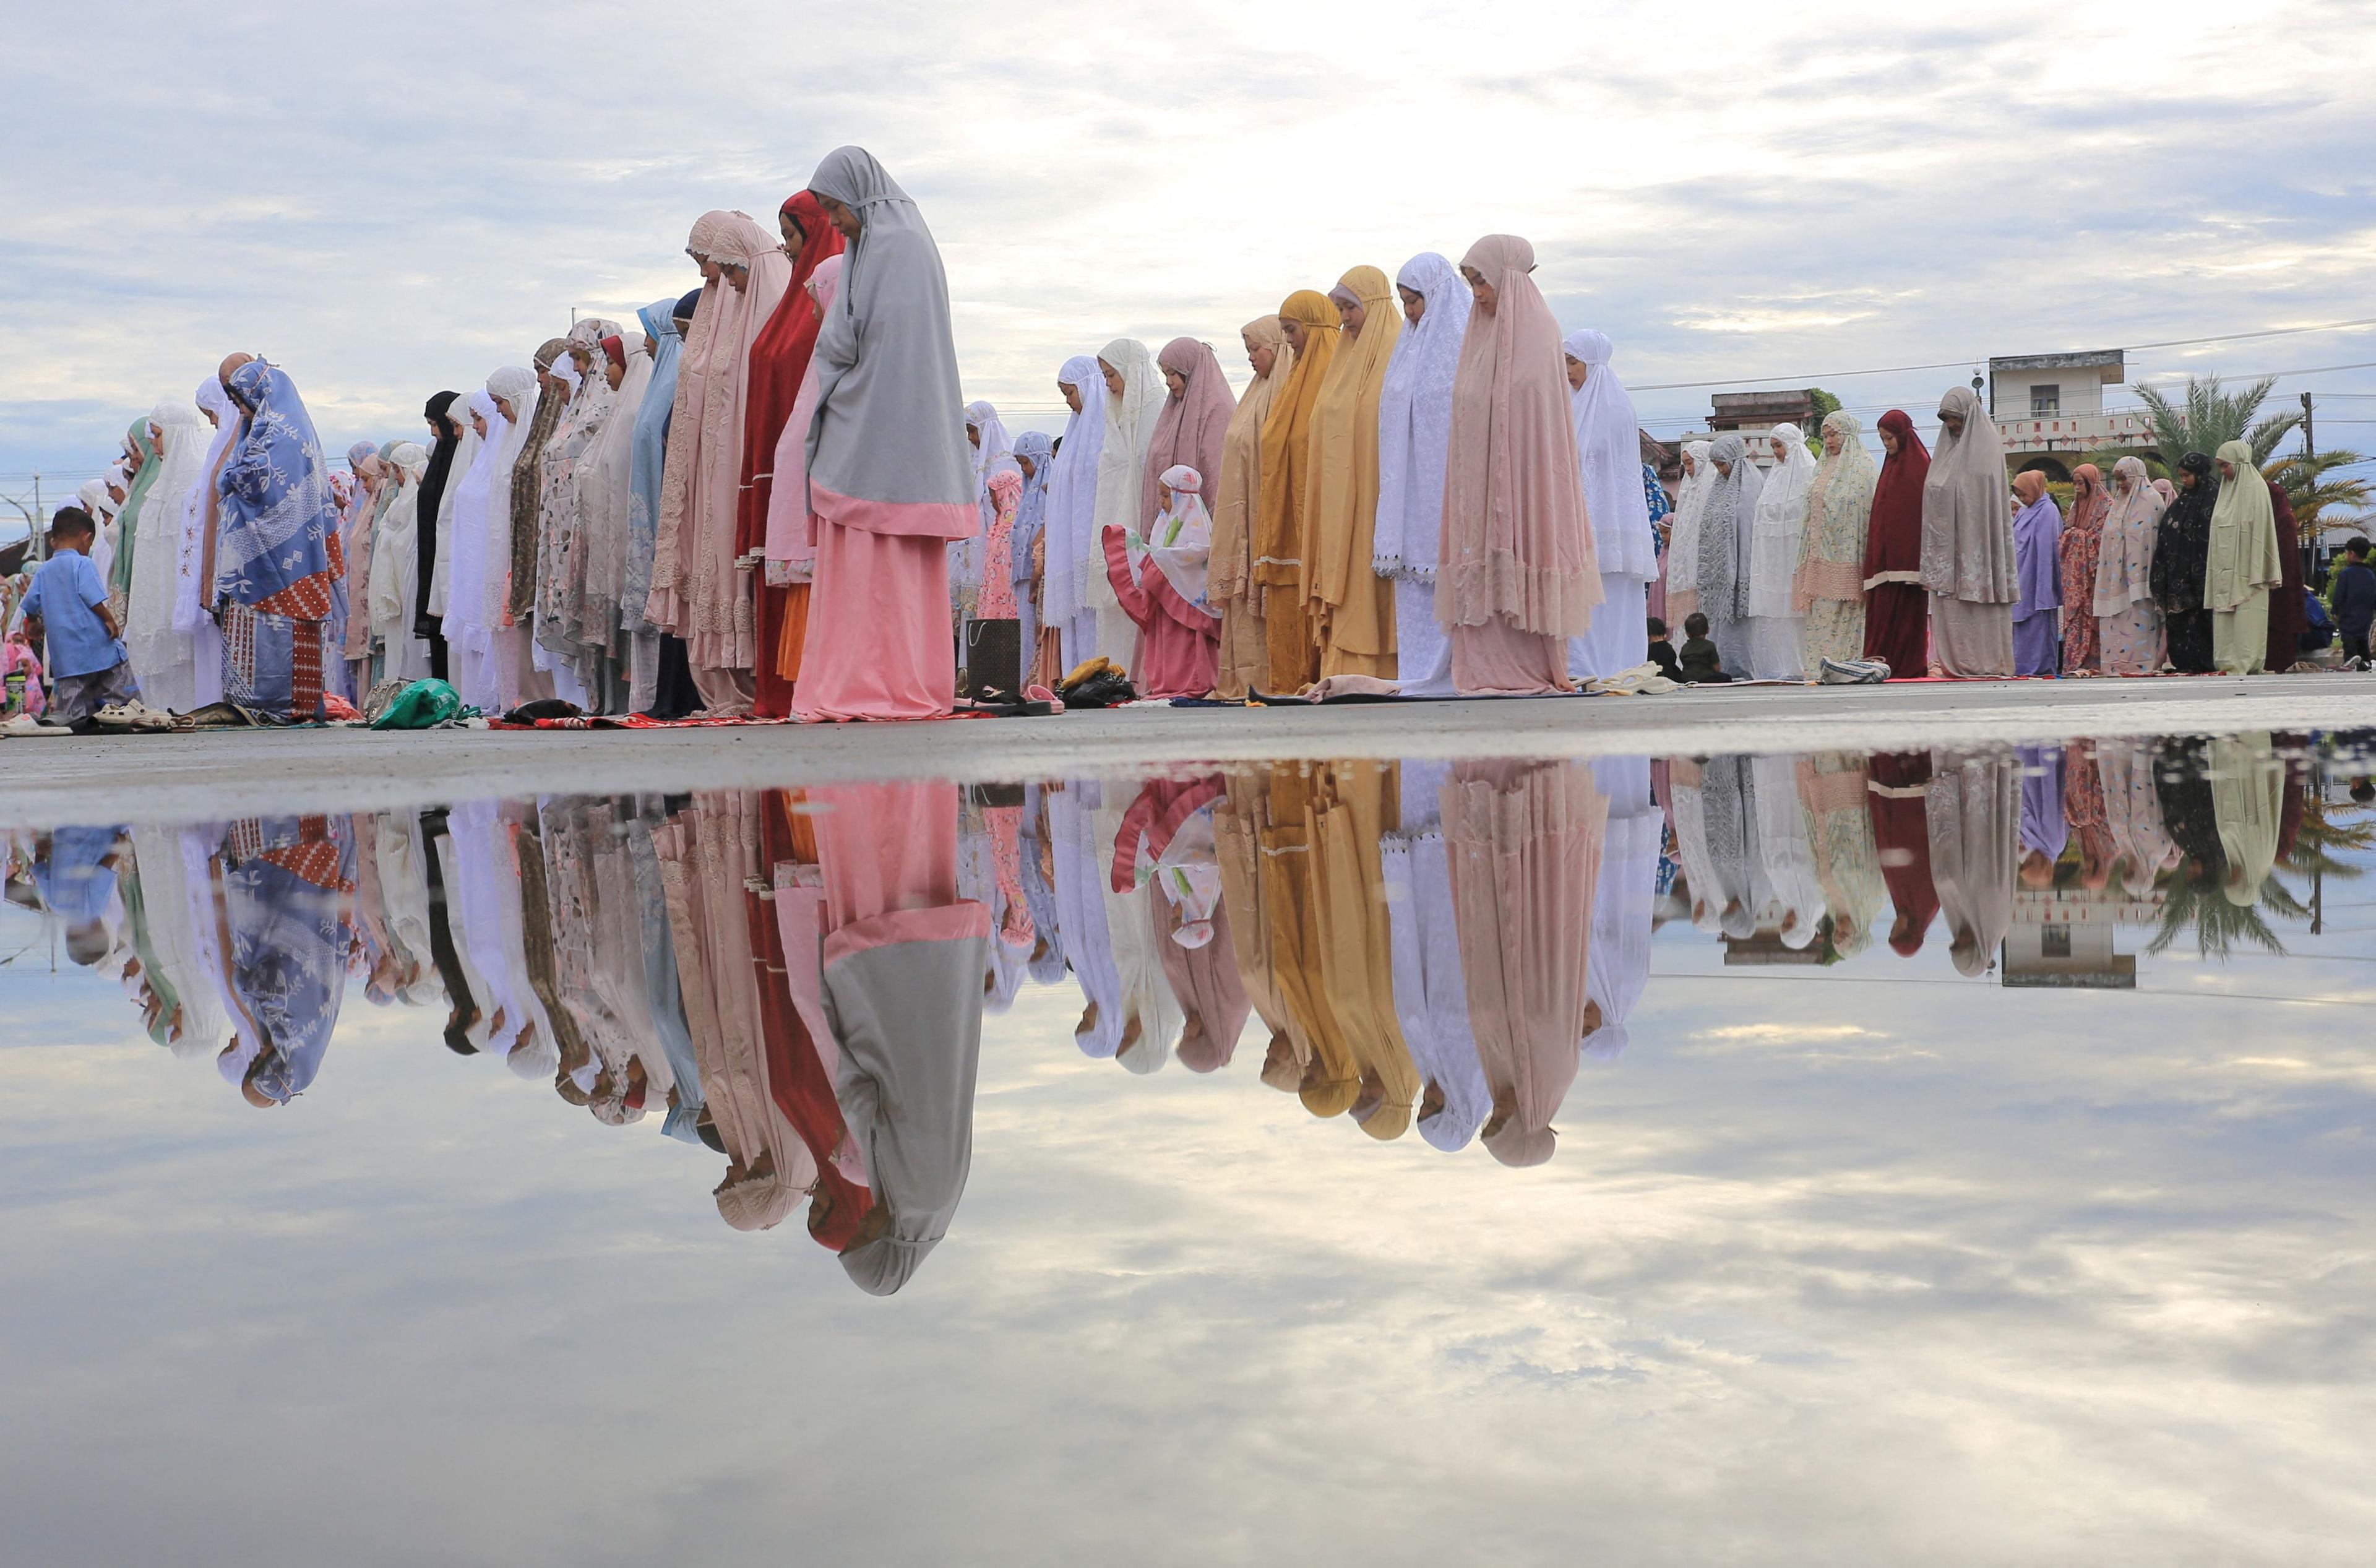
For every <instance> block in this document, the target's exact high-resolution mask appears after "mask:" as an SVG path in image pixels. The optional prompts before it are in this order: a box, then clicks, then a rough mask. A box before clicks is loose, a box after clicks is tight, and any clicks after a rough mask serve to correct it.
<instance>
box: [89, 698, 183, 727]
mask: <svg viewBox="0 0 2376 1568" xmlns="http://www.w3.org/2000/svg"><path fill="white" fill-rule="evenodd" d="M96 717H97V719H98V720H99V727H100V728H101V729H102V730H171V729H172V728H173V727H174V726H173V716H172V714H170V713H167V712H166V711H164V710H163V709H162V708H155V707H149V706H148V704H147V703H145V702H142V701H141V700H140V699H139V698H138V697H133V698H131V699H129V700H127V701H125V702H112V703H109V704H108V705H107V706H106V707H102V708H101V709H100V710H99V712H98V714H97V716H96Z"/></svg>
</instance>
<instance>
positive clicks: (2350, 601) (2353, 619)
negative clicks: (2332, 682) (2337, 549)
mask: <svg viewBox="0 0 2376 1568" xmlns="http://www.w3.org/2000/svg"><path fill="white" fill-rule="evenodd" d="M2368 549H2369V546H2368V540H2367V539H2366V538H2365V537H2364V536H2362V535H2358V534H2355V535H2353V536H2352V537H2351V539H2350V540H2349V541H2348V542H2347V543H2346V544H2345V545H2344V547H2343V563H2342V564H2340V565H2338V566H2337V567H2336V568H2335V569H2334V576H2332V577H2330V578H2329V579H2328V581H2327V588H2326V608H2327V611H2328V612H2329V613H2330V615H2331V616H2332V617H2333V619H2334V629H2335V630H2336V631H2337V632H2338V633H2340V634H2341V635H2342V637H2343V656H2344V657H2345V658H2346V659H2362V660H2364V659H2367V657H2368V632H2369V628H2370V626H2371V625H2376V570H2371V569H2370V567H2369V564H2368Z"/></svg>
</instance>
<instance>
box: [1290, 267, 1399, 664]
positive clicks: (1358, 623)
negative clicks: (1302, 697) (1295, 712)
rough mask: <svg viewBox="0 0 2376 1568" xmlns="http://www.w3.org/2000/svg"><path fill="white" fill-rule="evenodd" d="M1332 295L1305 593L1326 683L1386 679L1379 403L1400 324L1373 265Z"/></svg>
mask: <svg viewBox="0 0 2376 1568" xmlns="http://www.w3.org/2000/svg"><path fill="white" fill-rule="evenodd" d="M1328 297H1329V302H1330V303H1332V304H1334V305H1335V306H1336V307H1337V320H1338V322H1339V323H1340V324H1341V326H1340V332H1341V338H1340V339H1339V343H1338V347H1337V357H1336V359H1335V360H1334V361H1333V362H1331V363H1330V364H1329V366H1328V373H1327V374H1326V375H1325V376H1324V377H1322V379H1321V383H1320V390H1319V393H1318V395H1317V397H1316V398H1314V399H1313V405H1312V434H1311V461H1312V476H1311V481H1310V483H1309V485H1308V486H1307V487H1306V492H1305V496H1304V509H1305V514H1306V517H1305V522H1304V537H1305V539H1306V540H1309V542H1310V548H1309V550H1308V551H1307V552H1306V554H1305V560H1306V561H1307V562H1309V563H1310V567H1309V571H1308V573H1307V576H1306V585H1307V586H1306V589H1305V595H1306V598H1307V600H1308V601H1309V603H1310V607H1311V609H1310V613H1311V616H1312V626H1313V641H1314V642H1315V643H1316V644H1317V648H1316V652H1317V654H1318V657H1319V671H1320V673H1321V675H1322V676H1323V677H1324V678H1325V677H1326V676H1330V675H1375V676H1380V677H1383V678H1384V679H1386V680H1392V679H1394V677H1395V671H1396V659H1395V593H1394V587H1393V585H1392V584H1391V583H1389V582H1387V581H1386V580H1385V579H1384V578H1383V577H1381V576H1378V575H1377V573H1376V572H1375V571H1373V570H1372V569H1371V565H1370V561H1371V557H1372V553H1373V551H1374V545H1375V540H1376V538H1377V523H1378V403H1379V398H1380V395H1381V394H1382V393H1383V392H1384V387H1385V380H1386V363H1387V362H1388V361H1389V360H1391V359H1392V358H1393V357H1394V351H1395V344H1396V340H1397V339H1399V338H1400V337H1401V335H1402V327H1403V318H1402V315H1401V313H1400V312H1399V311H1397V310H1396V309H1395V291H1394V289H1393V287H1392V285H1390V284H1388V283H1387V281H1386V275H1385V274H1384V273H1383V272H1381V271H1379V270H1378V269H1377V268H1376V267H1354V268H1353V269H1352V270H1351V271H1349V272H1348V273H1346V274H1345V276H1344V277H1343V278H1341V279H1337V287H1336V288H1334V289H1332V290H1330V291H1329V295H1328Z"/></svg>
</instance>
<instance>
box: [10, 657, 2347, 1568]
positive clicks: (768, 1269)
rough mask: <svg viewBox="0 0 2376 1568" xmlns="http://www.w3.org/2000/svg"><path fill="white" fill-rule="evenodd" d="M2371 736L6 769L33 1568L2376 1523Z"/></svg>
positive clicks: (2225, 1530) (1844, 1540)
mask: <svg viewBox="0 0 2376 1568" xmlns="http://www.w3.org/2000/svg"><path fill="white" fill-rule="evenodd" d="M2342 679H2343V678H2337V681H2338V683H2340V681H2341V680H2342ZM2065 684H2068V685H2082V684H2085V685H2093V684H2095V683H2065ZM2144 684H2145V685H2146V686H2167V685H2170V684H2176V683H2144ZM2204 684H2207V683H2204ZM1781 695H1783V696H1785V697H1786V699H1787V698H1789V697H1791V696H1793V695H1795V694H1781ZM1809 695H1815V696H1824V695H1828V694H1809ZM1859 695H1861V694H1859ZM1610 701H1611V702H1614V701H1615V699H1610ZM1445 706H1446V707H1451V706H1453V705H1445ZM1465 706H1479V705H1465ZM1574 706H1576V707H1600V706H1604V705H1602V704H1600V703H1598V702H1596V703H1593V704H1589V705H1586V704H1578V705H1574ZM1629 706H1633V707H1646V706H1647V700H1646V699H1645V702H1643V703H1641V704H1634V705H1629ZM1424 711H1425V710H1422V709H1416V708H1414V709H1408V710H1405V709H1396V710H1395V716H1396V717H1397V718H1399V717H1400V716H1402V715H1403V714H1405V713H1407V712H1409V713H1418V712H1424ZM1140 717H1141V716H1140V715H1136V714H1121V715H1115V716H1111V719H1110V720H1107V721H1105V722H1106V723H1107V725H1108V726H1109V727H1110V728H1111V729H1113V730H1115V731H1121V730H1122V729H1123V727H1124V726H1126V725H1128V724H1129V723H1130V722H1131V721H1132V720H1134V719H1138V718H1140ZM1152 717H1155V718H1158V719H1161V718H1165V717H1167V716H1163V715H1155V716H1152ZM1250 717H1251V719H1254V720H1260V719H1265V718H1267V717H1270V716H1267V715H1261V714H1256V715H1253V716H1250ZM1327 717H1328V718H1329V719H1330V720H1331V721H1336V720H1337V716H1336V715H1333V714H1332V715H1329V716H1327ZM1384 717H1386V716H1385V715H1382V714H1380V713H1379V711H1378V710H1376V709H1371V710H1367V711H1366V712H1356V713H1351V714H1348V715H1347V716H1345V721H1346V722H1356V721H1358V722H1362V723H1372V724H1374V722H1375V720H1377V719H1380V718H1384ZM1028 728H1030V726H1028V725H1025V724H1005V725H990V724H983V725H978V726H974V725H968V726H960V727H958V732H959V733H964V734H967V735H968V738H969V736H970V732H972V731H996V732H1002V733H1003V732H1004V731H1014V730H1021V729H1028ZM939 731H940V732H941V733H942V734H944V735H945V734H947V733H949V732H950V731H949V727H945V726H944V727H939ZM837 733H843V734H846V733H848V732H847V731H842V732H837ZM906 733H910V734H921V733H923V731H907V732H906ZM310 739H315V738H312V737H301V736H275V737H264V738H261V740H260V741H259V742H255V743H258V744H262V743H269V742H303V741H307V740H310ZM318 739H319V741H320V742H348V741H355V740H366V741H370V740H378V739H381V738H379V737H348V736H336V735H328V736H322V737H319V738H318ZM460 739H471V738H469V737H461V738H460ZM477 739H479V740H481V741H482V742H512V743H514V744H516V745H517V743H519V742H520V741H521V740H523V739H526V740H527V742H528V743H529V744H535V743H537V742H538V741H539V740H541V738H520V737H507V736H488V737H480V738H477ZM647 739H656V738H646V737H630V736H619V737H609V736H592V737H585V738H583V740H584V743H587V744H589V745H590V744H594V743H598V742H605V741H612V742H645V741H647ZM670 739H675V738H674V737H671V738H670ZM2370 740H2371V737H2370V734H2369V732H2367V731H2337V730H2334V729H2331V728H2321V727H2315V726H2309V725H2305V726H2304V727H2303V728H2301V729H2299V730H2296V731H2271V730H2262V729H2254V730H2250V731H2240V732H2232V731H2231V732H2225V733H2220V734H2217V735H2212V736H2195V737H2190V736H2174V737H2173V736H2160V737H2156V736H2144V737H2138V736H2131V735H2113V734H2106V735H2103V736H2098V737H2078V738H2070V739H2063V740H2058V741H2053V742H2031V743H2026V744H2021V745H2010V746H1996V745H1989V744H1983V743H1979V742H1972V743H1968V744H1962V745H1954V746H1950V745H1941V746H1937V747H1931V746H1920V747H1916V746H1912V745H1910V744H1902V745H1900V746H1899V747H1898V748H1897V749H1895V750H1891V751H1881V752H1876V751H1872V750H1869V749H1863V748H1860V747H1859V748H1848V747H1846V746H1843V745H1833V746H1830V747H1827V748H1824V749H1800V750H1795V751H1782V752H1746V753H1744V752H1727V753H1712V752H1710V751H1708V750H1706V749H1705V744H1706V742H1705V740H1703V741H1702V742H1700V743H1699V746H1698V747H1697V748H1696V749H1693V748H1676V749H1673V750H1665V751H1661V752H1659V753H1657V754H1604V755H1597V756H1590V757H1573V758H1560V757H1550V758H1545V757H1539V756H1535V757H1529V756H1526V755H1511V754H1493V755H1485V756H1478V755H1474V754H1471V755H1458V756H1431V755H1427V754H1424V753H1425V751H1426V750H1428V749H1432V748H1429V747H1415V748H1414V750H1413V752H1412V753H1411V754H1407V755H1404V756H1400V757H1395V758H1387V759H1381V758H1378V757H1376V756H1372V755H1368V754H1358V753H1357V754H1343V755H1336V756H1330V757H1325V758H1319V757H1315V758H1298V759H1290V760H1286V761H1279V760H1264V761H1242V762H1231V763H1229V764H1228V765H1226V766H1155V767H1148V766H1139V767H1136V768H1129V767H1123V766H1118V765H1117V764H1116V763H1115V761H1114V760H1112V759H1107V760H1106V761H1105V762H1104V763H1103V764H1102V765H1100V766H1097V767H1096V768H1094V769H1093V770H1073V769H1065V768H1062V767H1056V768H1049V769H1043V770H1039V771H1028V772H1023V771H1018V772H1016V773H1014V774H1012V775H1009V776H1007V777H1004V778H988V777H984V776H983V775H982V774H981V773H980V772H979V771H978V770H979V769H980V768H981V767H982V766H987V765H988V759H986V758H985V757H984V756H983V755H980V754H975V755H969V756H968V757H966V758H964V759H963V760H961V761H959V760H952V762H951V763H950V764H949V766H947V768H946V769H945V771H948V772H951V773H962V774H964V775H965V776H966V778H967V779H968V782H966V783H963V784H959V783H956V782H951V781H947V780H931V779H919V778H904V779H881V780H873V781H867V782H825V783H813V784H808V785H805V786H803V787H800V788H766V789H759V788H748V789H745V788H729V787H724V785H725V784H726V783H728V782H731V780H721V779H719V778H707V777H706V778H685V777H683V775H682V773H680V775H679V777H678V778H676V779H675V780H674V781H673V785H672V788H671V789H668V790H650V791H644V792H630V791H606V792H601V793H551V794H543V795H529V794H517V793H508V792H496V793H492V794H483V795H482V794H474V793H471V792H469V791H468V790H449V791H447V792H446V793H444V794H442V795H438V796H436V797H434V799H435V803H434V804H430V805H425V806H407V807H404V808H403V809H387V810H379V811H357V810H353V809H350V808H340V809H332V808H333V807H335V806H338V802H326V801H323V800H321V799H319V798H316V797H312V796H307V795H304V794H303V793H302V792H300V793H292V794H291V795H290V796H288V797H287V798H286V799H285V800H283V801H282V802H279V810H278V811H274V812H261V813H259V814H255V815H250V816H245V817H238V818H232V819H228V820H226V819H224V817H223V816H222V815H221V814H217V815H216V816H215V818H214V819H212V820H198V819H196V818H195V817H193V816H187V815H172V814H146V815H144V814H137V813H136V814H126V815H125V816H123V817H120V818H117V819H114V820H104V821H97V822H94V821H92V820H90V818H89V816H88V815H86V816H84V817H82V818H81V819H79V820H77V819H75V818H73V817H57V816H40V815H36V814H13V815H12V814H10V813H9V812H8V811H7V809H6V808H5V807H0V820H16V821H19V822H22V823H25V824H27V825H28V826H20V827H18V828H16V829H13V830H11V831H10V832H9V834H8V840H7V841H8V846H9V855H10V861H9V873H8V887H7V892H8V900H9V906H8V908H7V909H6V910H5V911H0V960H5V962H0V1016H5V1017H6V1019H7V1020H8V1021H9V1027H8V1028H7V1030H6V1039H7V1045H6V1049H5V1050H0V1073H5V1074H6V1081H7V1084H8V1087H9V1091H10V1092H9V1093H8V1094H7V1095H6V1097H5V1099H0V1182H5V1188H0V1191H5V1193H6V1198H5V1200H0V1245H5V1247H6V1253H7V1256H8V1257H9V1259H10V1265H9V1268H8V1271H7V1273H6V1283H5V1285H0V1304H5V1307H6V1315H7V1321H8V1322H9V1323H10V1324H11V1325H12V1327H13V1329H14V1337H15V1344H16V1348H17V1350H18V1355H17V1356H16V1357H15V1358H12V1359H13V1360H15V1362H16V1366H17V1372H16V1374H15V1376H14V1377H13V1378H12V1396H13V1400H12V1404H13V1408H14V1412H15V1419H14V1420H11V1421H10V1422H9V1423H8V1427H7V1436H6V1440H5V1449H0V1453H5V1456H6V1464H5V1467H4V1468H0V1473H4V1474H5V1477H6V1479H0V1503H5V1506H6V1511H7V1517H8V1519H9V1521H10V1525H9V1535H10V1538H11V1539H12V1545H11V1546H10V1548H9V1550H8V1551H7V1552H6V1554H0V1555H5V1556H6V1557H7V1558H8V1559H9V1560H12V1561H23V1562H69V1561H92V1562H97V1561H111V1562H122V1561H160V1560H171V1561H175V1562H204V1563H211V1562H242V1563H255V1562H327V1561H336V1562H421V1561H438V1562H506V1563H543V1562H554V1563H560V1562H571V1563H588V1562H651V1561H719V1560H731V1558H733V1557H735V1556H738V1555H755V1554H758V1553H763V1552H764V1553H769V1554H775V1555H786V1556H789V1557H790V1558H791V1559H792V1560H794V1561H807V1560H812V1559H814V1558H817V1557H822V1556H825V1555H826V1554H828V1553H831V1554H835V1555H839V1556H854V1557H857V1558H860V1559H862V1560H865V1561H885V1562H892V1561H917V1560H931V1561H964V1562H1017V1563H1021V1562H1033V1563H1038V1562H1074V1561H1098V1562H1113V1561H1128V1562H1216V1561H1260V1560H1274V1561H1313V1562H1344V1561H1361V1562H1379V1561H1384V1562H1401V1561H1409V1560H1416V1559H1424V1560H1429V1561H1448V1560H1467V1559H1470V1558H1476V1557H1485V1556H1488V1555H1490V1556H1491V1557H1494V1558H1497V1559H1500V1560H1503V1561H1512V1562H1554V1561H1556V1562H1569V1561H1574V1560H1575V1558H1576V1557H1577V1556H1579V1555H1589V1556H1597V1557H1614V1558H1616V1559H1617V1560H1620V1561H1627V1562H1643V1561H1647V1562H1668V1561H1671V1562H1711V1561H1753V1562H1840V1561H1871V1562H1888V1561H1903V1560H1907V1559H1909V1558H1915V1557H1918V1556H1919V1557H1921V1558H1924V1559H1929V1560H1936V1561H1942V1562H2037V1561H2067V1560H2071V1559H2074V1558H2081V1557H2084V1558H2086V1559H2089V1560H2093V1561H2106V1562H2170V1561H2206V1562H2209V1561H2216V1562H2345V1561H2356V1560H2357V1559H2358V1556H2359V1555H2361V1552H2362V1547H2361V1544H2360V1543H2362V1542H2364V1540H2365V1539H2366V1538H2368V1535H2369V1533H2370V1528H2371V1526H2376V1519H2372V1518H2371V1515H2376V1508H2371V1505H2370V1503H2369V1501H2368V1499H2367V1495H2366V1489H2365V1485H2364V1481H2363V1479H2362V1478H2363V1476H2364V1474H2365V1472H2366V1469H2367V1464H2368V1459H2369V1456H2370V1455H2369V1447H2370V1444H2369V1440H2368V1439H2367V1438H2366V1436H2365V1435H2364V1434H2365V1433H2366V1431H2368V1430H2369V1424H2370V1423H2369V1418H2370V1414H2371V1405H2376V1400H2372V1399H2371V1396H2370V1390H2371V1383H2370V1372H2371V1368H2370V1337H2369V1328H2370V1308H2369V1307H2368V1304H2367V1303H2368V1301H2369V1300H2370V1286H2371V1284H2376V1277H2371V1268H2370V1263H2369V1261H2368V1260H2369V1258H2370V1255H2371V1242H2372V1241H2376V1230H2371V1218H2376V1215H2371V1207H2376V1206H2371V1203H2370V1198H2369V1196H2368V1194H2369V1193H2370V1190H2371V1183H2370V1178H2371V1176H2376V1150H2371V1147H2370V1123H2371V1111H2376V1099H2371V1091H2376V1045H2371V1042H2370V1038H2369V1030H2368V1027H2367V1019H2368V1017H2369V1016H2370V1015H2369V1007H2370V1004H2371V1003H2376V975H2372V974H2371V972H2370V964H2371V961H2376V940H2371V935H2370V932H2371V927H2376V916H2371V914H2370V909H2371V907H2376V906H2371V897H2370V894H2369V892H2368V891H2367V889H2368V886H2369V883H2368V880H2367V876H2366V873H2367V871H2368V869H2369V867H2370V865H2371V864H2376V813H2371V811H2370V804H2371V802H2376V785H2371V784H2370V782H2369V780H2368V775H2369V774H2370V772H2371V771H2376V763H2371V762H2370V759H2369V756H2368V752H2369V750H2370ZM151 743H156V744H162V745H166V746H171V745H172V744H175V743H177V742H172V741H165V742H132V741H125V742H99V744H101V745H110V746H113V747H116V748H118V750H117V752H116V753H115V754H124V755H128V754H129V753H130V751H131V750H132V749H133V748H141V749H142V750H143V754H146V747H147V746H148V744H151ZM897 743H900V744H906V743H908V742H905V741H904V740H902V741H900V742H897ZM1562 743H1565V742H1562ZM53 744H58V745H63V744H64V742H53ZM35 749H38V748H35ZM10 760H11V761H12V762H13V761H14V760H16V757H15V754H14V753H12V754H11V755H10ZM149 798H150V799H152V800H156V801H164V800H167V799H169V797H166V796H162V795H157V796H151V797H149ZM170 798H178V797H170Z"/></svg>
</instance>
